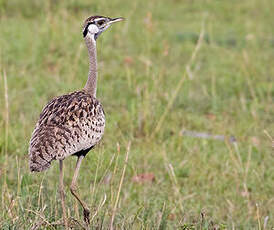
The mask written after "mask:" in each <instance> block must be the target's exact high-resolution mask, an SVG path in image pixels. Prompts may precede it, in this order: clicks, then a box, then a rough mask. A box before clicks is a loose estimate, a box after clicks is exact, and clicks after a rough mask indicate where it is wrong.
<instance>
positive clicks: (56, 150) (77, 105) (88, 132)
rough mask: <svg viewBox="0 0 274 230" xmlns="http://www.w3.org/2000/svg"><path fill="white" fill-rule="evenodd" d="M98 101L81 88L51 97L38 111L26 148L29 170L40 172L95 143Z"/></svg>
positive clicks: (100, 119)
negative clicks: (28, 144)
mask: <svg viewBox="0 0 274 230" xmlns="http://www.w3.org/2000/svg"><path fill="white" fill-rule="evenodd" d="M104 128H105V115H104V111H103V107H102V105H101V103H100V102H99V101H98V100H97V99H96V98H94V97H92V96H91V95H90V94H88V93H86V92H85V91H76V92H73V93H71V94H67V95H63V96H60V97H56V98H54V99H52V100H51V101H50V102H49V103H48V104H47V105H46V106H45V107H44V109H43V110H42V113H41V114H40V118H39V120H38V122H37V124H36V126H35V129H34V131H33V133H32V137H31V140H30V147H29V166H30V170H31V171H38V172H39V171H43V170H45V169H48V168H49V167H50V164H51V162H52V161H53V160H61V159H64V158H66V157H67V156H70V155H73V154H76V155H77V154H79V152H80V153H81V152H83V153H85V154H86V150H88V149H90V148H92V147H93V146H95V145H96V144H97V143H98V142H99V141H100V139H101V138H102V136H103V133H104Z"/></svg>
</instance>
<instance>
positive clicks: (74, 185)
mask: <svg viewBox="0 0 274 230" xmlns="http://www.w3.org/2000/svg"><path fill="white" fill-rule="evenodd" d="M83 158H84V156H83V155H81V156H79V157H78V159H77V163H76V167H75V171H74V175H73V178H72V182H71V185H70V191H71V193H72V195H73V196H74V197H75V198H76V199H77V200H78V201H79V203H80V204H81V206H82V207H83V209H84V221H85V223H86V224H87V225H89V221H90V220H89V214H90V211H89V208H88V206H87V204H86V203H85V202H83V201H82V200H81V199H80V197H79V195H78V194H77V183H76V180H77V177H78V173H79V169H80V165H81V163H82V160H83Z"/></svg>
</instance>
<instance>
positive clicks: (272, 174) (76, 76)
mask: <svg viewBox="0 0 274 230" xmlns="http://www.w3.org/2000/svg"><path fill="white" fill-rule="evenodd" d="M273 11H274V2H273V1H272V0H263V1H258V0H243V1H236V0H232V1H218V0H212V1H210V0H206V1H202V0H196V1H190V0H185V1H179V0H172V1H164V0H157V1H156V0H152V1H149V2H148V1H145V0H140V1H121V0H114V1H107V0H101V1H97V2H94V1H89V0H80V1H74V0H69V1H54V0H49V1H38V0H29V1H20V0H0V77H1V78H0V130H1V132H0V193H1V198H0V200H1V204H0V207H1V208H0V226H1V229H31V228H32V229H35V226H39V224H41V226H40V228H42V229H43V228H44V229H52V228H53V226H52V225H50V224H51V223H53V222H55V221H57V220H59V219H60V218H61V213H62V212H61V204H60V198H59V193H58V169H59V167H58V163H57V162H54V163H53V164H52V167H51V168H50V169H49V170H48V171H46V172H44V173H37V174H32V173H30V172H29V168H28V145H29V139H30V136H31V133H32V130H33V128H34V125H35V122H36V120H37V119H38V116H39V113H40V112H41V110H42V108H43V106H44V105H45V104H46V103H47V102H48V101H49V100H50V99H51V98H52V97H54V96H57V95H62V94H65V93H69V92H72V91H74V90H78V89H81V88H82V87H83V86H84V84H85V81H86V78H87V72H88V59H87V58H88V56H87V51H86V48H85V45H84V41H83V38H82V28H81V26H82V23H83V21H84V19H85V18H86V17H88V16H90V15H93V14H101V15H106V16H110V17H119V16H122V17H125V18H126V21H124V22H120V23H117V24H115V25H113V26H112V28H110V29H109V30H107V31H106V32H104V33H103V34H102V35H101V36H100V37H99V39H98V42H97V48H98V49H97V51H98V59H99V80H98V99H99V100H100V101H101V102H102V104H103V106H104V110H105V113H106V130H105V135H104V139H103V141H102V142H101V144H100V145H99V146H98V147H97V148H95V149H94V150H92V151H91V152H90V153H89V154H88V155H87V156H86V158H85V159H84V161H83V164H82V166H81V169H80V175H79V189H80V193H81V195H82V197H83V198H84V200H86V201H87V203H88V204H89V206H90V207H91V210H92V213H91V215H92V222H91V228H92V229H100V228H101V229H108V228H110V227H111V225H112V226H113V227H114V229H214V228H216V229H271V228H273V227H274V215H273V210H274V199H273V187H274V167H273V165H274V160H273V159H274V158H273V157H274V155H273V146H272V145H273V137H274V132H273V130H274V119H273V118H274V100H273V99H274V83H273V79H274V62H273V60H274V35H273V28H274V17H273ZM203 134H206V135H203ZM213 135H222V136H221V138H220V139H221V140H219V139H214V136H213ZM232 136H233V137H234V138H235V139H236V141H231V140H232V139H231V138H230V137H232ZM205 137H209V138H205ZM129 144H130V146H129ZM127 146H129V148H128V162H127V164H125V157H126V153H127ZM75 162H76V159H75V157H71V158H68V159H66V160H65V163H64V164H65V186H66V202H67V209H68V211H69V216H71V217H74V218H76V219H78V220H81V218H82V210H81V209H80V207H79V206H78V205H77V203H76V201H75V200H74V199H73V197H72V196H71V195H70V192H69V185H70V182H71V179H72V174H73V168H74V165H75ZM123 172H124V173H123ZM119 188H120V189H119ZM112 219H113V222H112V221H111V220H112ZM42 224H43V225H42ZM37 228H38V229H39V227H37ZM57 228H59V229H62V227H61V226H59V227H57Z"/></svg>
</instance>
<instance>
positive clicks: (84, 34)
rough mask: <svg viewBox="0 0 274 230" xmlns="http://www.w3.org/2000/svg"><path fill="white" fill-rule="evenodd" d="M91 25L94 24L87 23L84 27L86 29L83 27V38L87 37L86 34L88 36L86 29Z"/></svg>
mask: <svg viewBox="0 0 274 230" xmlns="http://www.w3.org/2000/svg"><path fill="white" fill-rule="evenodd" d="M91 24H94V22H89V23H88V24H87V25H86V27H85V29H84V31H83V37H86V36H87V34H88V27H89V25H91Z"/></svg>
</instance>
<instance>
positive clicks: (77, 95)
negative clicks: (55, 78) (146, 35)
mask: <svg viewBox="0 0 274 230" xmlns="http://www.w3.org/2000/svg"><path fill="white" fill-rule="evenodd" d="M122 20H124V18H123V17H118V18H110V17H105V16H99V15H95V16H90V17H88V18H87V19H86V20H85V21H84V25H83V30H82V34H83V38H84V40H85V43H86V47H87V50H88V56H89V72H88V78H87V81H86V84H85V86H84V88H83V89H81V90H78V91H75V92H72V93H69V94H66V95H62V96H58V97H55V98H53V99H52V100H50V101H49V102H48V104H47V105H46V106H45V107H44V108H43V110H42V112H41V114H40V117H39V119H38V121H37V123H36V125H35V128H34V131H33V132H32V136H31V139H30V144H29V151H28V156H29V168H30V171H31V172H41V171H45V170H47V169H48V168H50V166H51V163H52V162H53V161H55V160H56V161H59V191H60V198H61V205H62V212H63V213H62V215H63V223H64V225H65V227H66V228H68V220H67V215H66V207H65V192H64V183H63V178H64V170H63V161H64V160H65V158H67V157H69V156H76V157H77V162H76V166H75V170H74V175H73V178H72V182H71V185H70V192H71V194H72V195H73V196H74V197H75V198H76V199H77V201H78V202H79V203H80V205H81V206H82V208H83V217H84V223H85V225H86V226H88V225H89V224H90V210H89V208H88V205H87V204H86V203H85V202H84V201H83V200H82V199H81V198H80V196H79V193H78V191H77V177H78V174H79V169H80V165H81V163H82V160H83V159H84V158H85V156H86V154H87V153H88V152H89V151H90V150H91V149H92V148H94V147H95V146H96V145H97V144H98V143H99V141H100V140H101V139H102V136H103V133H104V128H105V113H104V110H103V106H102V104H101V103H100V101H99V100H98V99H97V98H96V90H97V75H98V73H97V52H96V41H97V39H98V37H99V36H100V35H101V34H102V32H104V31H105V30H107V29H108V28H109V27H110V26H111V25H112V24H113V23H116V22H120V21H122Z"/></svg>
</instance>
